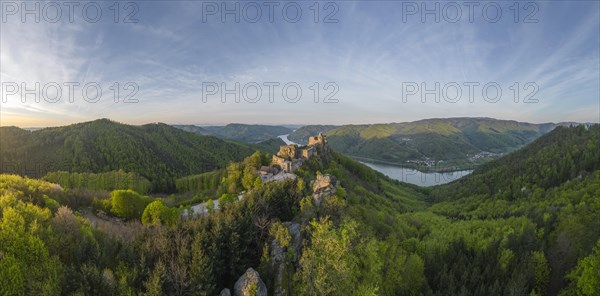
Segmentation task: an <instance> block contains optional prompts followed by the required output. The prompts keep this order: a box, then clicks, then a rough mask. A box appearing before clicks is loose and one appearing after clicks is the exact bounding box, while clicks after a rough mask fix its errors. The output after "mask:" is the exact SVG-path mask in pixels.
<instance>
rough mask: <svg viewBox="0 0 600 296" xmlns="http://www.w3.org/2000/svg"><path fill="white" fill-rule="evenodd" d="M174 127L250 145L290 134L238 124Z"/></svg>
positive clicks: (286, 130) (274, 127)
mask: <svg viewBox="0 0 600 296" xmlns="http://www.w3.org/2000/svg"><path fill="white" fill-rule="evenodd" d="M174 127H176V128H179V129H182V130H186V131H189V132H193V133H196V134H200V135H213V136H216V137H219V138H223V139H231V140H236V141H241V142H246V143H252V144H254V143H258V142H262V141H266V140H269V139H272V138H276V137H277V136H280V135H285V134H289V133H291V132H292V130H291V129H289V128H287V127H284V126H277V125H260V124H240V123H231V124H228V125H225V126H204V127H199V126H196V125H174Z"/></svg>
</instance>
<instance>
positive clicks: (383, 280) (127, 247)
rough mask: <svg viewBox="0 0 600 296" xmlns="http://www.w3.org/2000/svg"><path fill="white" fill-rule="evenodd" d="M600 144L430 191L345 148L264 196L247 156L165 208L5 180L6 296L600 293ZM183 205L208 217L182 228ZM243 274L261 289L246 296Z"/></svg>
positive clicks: (560, 136)
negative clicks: (323, 191) (322, 190)
mask: <svg viewBox="0 0 600 296" xmlns="http://www.w3.org/2000/svg"><path fill="white" fill-rule="evenodd" d="M15 132H17V133H19V132H21V131H15ZM219 143H221V142H219ZM598 143H600V126H599V125H593V126H590V127H584V126H578V127H560V128H557V129H555V130H554V131H552V132H550V133H548V134H546V135H544V136H542V137H540V138H539V139H537V140H535V141H534V142H533V143H532V144H530V145H528V146H526V147H524V148H522V149H519V150H517V151H515V152H513V153H510V154H509V155H507V156H505V157H503V158H500V159H498V160H496V161H493V162H490V163H488V164H486V165H484V166H482V167H480V168H478V169H477V170H476V171H475V172H474V173H473V174H471V175H469V176H468V177H466V178H463V179H459V180H457V181H455V182H453V183H450V184H446V185H442V186H438V187H434V188H431V189H426V188H420V187H417V186H413V185H408V184H404V183H401V182H398V181H395V180H391V179H389V178H387V177H385V176H384V175H383V174H380V173H378V172H375V171H373V170H371V169H370V168H368V167H367V166H365V165H362V164H360V163H358V162H356V161H354V160H352V159H350V158H348V157H346V156H344V155H342V154H341V153H339V152H336V151H335V149H333V150H320V151H319V154H318V156H317V157H312V158H310V159H309V160H307V161H305V162H304V164H303V165H302V166H301V167H300V169H298V171H296V173H295V174H296V178H295V179H294V178H291V179H285V180H282V181H274V182H268V183H263V182H261V179H260V177H259V168H260V167H261V166H264V165H268V164H269V162H270V155H268V154H265V153H264V152H255V153H254V154H251V155H249V154H248V155H249V156H248V157H246V158H245V159H243V160H242V161H240V162H235V161H230V162H228V164H227V165H226V166H223V169H221V170H216V171H213V172H208V173H202V172H194V173H190V174H189V175H190V176H187V177H185V176H181V177H180V178H178V179H177V180H176V181H174V183H175V184H174V185H175V188H176V190H177V192H176V194H174V195H173V196H169V197H165V196H152V195H147V194H148V193H147V192H136V190H135V189H134V188H132V187H131V186H130V185H131V184H130V183H127V182H121V183H119V184H118V186H116V185H115V184H112V185H111V184H108V183H110V180H112V179H111V178H109V177H106V176H105V177H104V178H99V177H97V178H95V180H102V181H97V182H96V183H93V182H83V181H77V180H80V179H77V178H76V177H77V176H78V175H76V176H71V175H69V174H68V173H64V172H63V173H57V174H54V175H52V174H50V175H48V176H47V177H46V178H45V179H46V180H48V181H44V180H38V179H30V178H27V177H21V176H17V175H2V176H1V178H0V294H2V295H59V294H62V295H218V294H219V293H220V292H222V291H223V290H224V289H231V290H233V291H234V293H233V294H235V295H264V292H267V293H268V295H600V276H599V274H598V270H599V269H600V149H599V148H598ZM30 151H32V150H30ZM114 169H116V168H114ZM126 171H127V170H126ZM196 173H201V174H196ZM115 174H122V173H119V172H116V173H115ZM140 174H141V173H140ZM193 174H195V175H193ZM141 175H142V176H145V175H144V174H141ZM322 176H333V177H334V178H335V180H338V181H339V182H337V183H335V184H334V185H333V188H332V189H334V190H333V191H332V192H331V194H329V195H319V194H316V193H317V191H316V190H315V187H314V186H315V184H317V181H318V180H319V179H320V177H322ZM149 180H150V179H149ZM49 181H52V182H56V183H58V184H60V185H58V184H54V183H50V182H49ZM142 182H143V181H142ZM80 186H84V187H88V186H89V187H91V188H77V187H80ZM84 189H85V190H84ZM179 195H182V196H183V195H199V196H202V201H206V203H205V204H206V205H207V207H208V213H207V214H201V215H198V216H193V217H190V216H189V215H184V213H189V210H190V207H189V205H188V206H186V205H182V204H180V205H174V204H173V203H171V200H172V199H176V198H177V196H179ZM238 196H239V197H238ZM216 200H218V201H219V202H218V206H216V203H214V201H216ZM249 268H252V269H253V270H256V271H257V272H258V273H257V275H258V274H259V275H260V279H257V278H256V277H254V279H255V281H253V282H252V285H249V286H245V288H244V289H245V290H244V289H242V291H241V292H239V291H238V289H237V288H239V287H238V285H237V284H236V283H238V282H239V280H241V279H242V278H243V277H244V276H247V275H249V274H250V275H252V274H253V273H252V272H250V271H249ZM241 277H242V278H241ZM248 278H250V277H249V276H248V277H245V279H246V280H248ZM223 293H225V292H223ZM240 293H242V294H240ZM222 295H225V294H222Z"/></svg>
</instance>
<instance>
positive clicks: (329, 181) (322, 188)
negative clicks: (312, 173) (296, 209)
mask: <svg viewBox="0 0 600 296" xmlns="http://www.w3.org/2000/svg"><path fill="white" fill-rule="evenodd" d="M336 185H337V179H336V178H335V177H334V176H332V175H329V174H322V175H317V179H316V180H315V181H314V183H313V186H312V187H313V199H314V200H315V203H316V205H317V206H319V205H321V202H322V201H323V198H325V197H327V196H330V195H333V194H335V193H336V192H337V188H336Z"/></svg>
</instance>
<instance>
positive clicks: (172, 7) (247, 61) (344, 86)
mask: <svg viewBox="0 0 600 296" xmlns="http://www.w3.org/2000/svg"><path fill="white" fill-rule="evenodd" d="M11 3H16V2H11ZM39 3H40V13H41V14H42V15H41V21H40V22H39V23H36V22H35V20H34V16H32V15H27V16H26V17H28V18H26V19H25V21H24V22H23V21H21V16H22V15H21V14H22V11H18V12H16V14H10V15H9V14H7V9H10V7H6V6H3V7H2V9H3V11H2V13H3V15H4V14H6V15H5V18H6V19H4V20H2V22H1V23H0V26H1V27H0V30H1V36H0V39H1V46H0V58H1V65H0V67H1V68H0V75H1V76H0V78H1V80H2V83H3V88H2V90H3V91H4V92H3V94H2V97H3V99H4V100H5V101H4V102H2V105H1V109H0V125H3V126H4V125H18V126H23V127H31V126H54V125H63V124H68V123H74V122H81V121H87V120H93V119H97V118H103V117H106V118H110V119H113V120H117V121H120V122H125V123H131V124H143V123H148V122H166V123H171V124H224V123H230V122H239V123H259V124H286V123H287V124H319V123H320V124H347V123H384V122H403V121H412V120H418V119H423V118H431V117H458V116H476V117H479V116H485V117H494V118H502V119H514V120H519V121H528V122H559V121H581V122H587V121H591V122H598V121H599V120H600V119H599V118H600V48H599V46H600V40H599V38H600V27H599V26H600V15H599V11H600V10H599V2H597V1H544V2H530V3H533V5H530V6H528V7H525V6H526V3H528V2H519V7H518V9H516V7H515V6H512V7H511V5H514V4H513V3H514V2H512V1H509V2H501V1H499V2H489V1H488V2H480V5H479V6H477V7H474V8H473V11H474V15H473V20H472V21H471V20H469V15H468V14H469V11H468V9H469V8H468V7H467V6H465V2H455V3H457V4H458V7H459V9H460V11H461V13H462V14H461V16H460V18H458V20H457V21H456V22H450V21H449V20H450V19H452V18H454V17H455V16H456V15H455V11H456V10H455V7H450V6H447V3H448V2H434V1H429V2H400V1H343V2H341V1H340V2H335V1H332V2H318V3H317V6H318V8H319V12H320V13H319V16H318V20H319V21H318V22H315V19H314V17H315V15H314V12H315V6H312V9H311V5H314V2H312V1H310V2H293V3H294V4H296V3H297V4H298V5H299V7H300V9H301V11H302V16H301V17H299V21H297V22H292V21H291V20H289V19H293V18H294V17H295V16H296V14H295V8H294V7H296V6H293V5H288V6H287V7H288V10H287V14H286V16H287V17H288V18H289V19H285V18H284V17H283V14H284V12H283V11H282V7H283V6H284V5H286V3H288V2H277V4H278V6H275V7H274V10H273V11H274V15H273V21H272V22H271V21H270V20H269V16H268V13H269V11H268V7H267V6H265V4H264V2H252V3H258V6H259V7H261V12H262V15H261V16H260V18H258V21H256V22H250V21H249V19H252V18H254V16H255V10H254V8H255V7H254V6H252V5H250V6H248V5H249V4H248V3H249V2H227V5H229V6H228V7H229V8H234V7H235V5H236V4H239V5H240V11H239V16H240V22H239V23H238V22H235V20H234V15H226V19H225V21H223V20H222V15H221V12H222V7H221V6H220V5H221V3H220V2H219V3H217V2H201V1H172V2H167V1H146V2H142V1H138V2H133V3H134V4H135V8H137V11H136V12H135V14H134V16H133V19H134V20H137V22H136V23H124V22H123V19H124V18H125V17H126V15H127V14H128V13H130V12H132V11H133V10H132V9H133V8H132V7H133V6H129V7H125V5H126V3H127V2H120V3H118V4H119V10H120V14H119V15H118V18H117V19H118V20H119V22H118V23H115V21H114V11H115V10H114V7H112V8H113V9H111V5H114V2H112V1H109V2H97V3H99V5H100V8H101V10H102V16H101V17H100V18H99V21H98V22H96V23H91V22H88V21H86V19H85V18H83V15H84V14H85V13H84V12H83V11H82V9H81V7H82V6H84V5H86V4H88V3H90V2H78V3H79V4H80V5H79V6H78V7H76V8H75V10H74V12H75V13H74V15H73V17H74V21H73V22H69V20H68V18H67V16H66V15H65V13H67V12H68V11H67V8H66V7H65V6H62V7H61V8H62V13H63V15H62V17H61V18H60V19H59V21H58V22H57V23H50V22H48V21H46V20H45V19H44V16H48V14H46V15H44V14H43V13H44V11H42V10H43V8H44V5H48V3H56V2H39ZM95 3H96V2H95ZM214 3H217V8H218V10H219V11H218V12H216V14H214V15H213V14H209V13H208V10H207V9H209V8H212V7H214V6H212V5H213V4H214ZM328 3H331V4H328ZM436 3H437V4H439V5H440V10H439V11H440V21H439V22H438V23H436V22H435V20H434V16H433V15H426V19H424V20H423V19H422V15H421V12H422V11H423V10H422V9H423V7H422V5H426V6H425V8H428V9H433V8H435V5H436ZM489 3H492V4H489ZM17 4H19V3H17ZM486 4H487V6H488V10H487V14H485V15H484V13H483V11H482V10H483V9H482V7H483V6H485V5H486ZM19 5H20V4H19ZM413 5H416V6H413ZM30 7H33V6H30ZM414 7H417V8H418V11H417V12H416V14H408V12H409V9H410V8H414ZM497 7H499V8H500V9H501V12H502V15H501V16H498V18H497V21H496V22H493V21H494V18H495V17H496V14H495V9H496V8H497ZM20 8H22V7H19V9H20ZM245 8H246V9H247V10H246V11H247V12H248V13H247V14H244V11H243V10H244V9H245ZM48 11H51V10H48ZM48 11H46V13H49V12H48ZM515 11H519V16H518V21H517V22H516V21H515ZM88 14H89V15H86V17H88V18H89V17H90V15H91V17H92V18H93V17H94V16H95V14H94V12H93V11H90V10H88ZM203 14H204V17H205V19H204V20H203ZM329 14H332V15H331V17H330V18H329V19H328V20H337V22H334V23H331V22H328V23H325V22H323V19H325V18H326V16H327V15H329ZM530 14H531V16H530V17H528V15H530ZM403 15H404V17H405V19H403ZM444 16H446V18H444ZM486 17H487V18H488V19H486ZM48 18H51V17H48ZM526 21H527V22H526ZM531 21H537V22H531ZM36 82H39V83H40V88H42V86H44V85H49V84H51V83H56V84H58V85H61V90H62V92H63V94H62V98H61V100H60V101H59V102H55V103H50V102H45V101H44V100H43V99H41V100H40V102H36V101H35V99H34V95H30V96H28V97H27V100H26V102H25V103H23V102H21V99H20V93H19V92H18V91H20V90H21V85H22V83H25V85H26V86H27V87H29V88H34V86H35V83H36ZM65 82H76V83H79V85H80V86H78V87H75V95H74V97H73V102H69V101H68V100H67V94H66V91H67V90H68V88H67V87H66V86H64V83H65ZM115 82H117V83H119V85H120V98H119V101H120V102H119V103H115V102H114V92H113V90H111V89H110V87H111V85H113V84H114V83H115ZM128 82H132V83H134V84H135V85H137V87H138V91H137V93H136V94H135V96H134V97H133V98H134V99H136V100H138V102H137V103H123V102H121V101H122V100H123V97H124V96H125V95H126V94H128V93H129V92H130V90H125V89H123V87H124V85H125V84H126V83H128ZM236 82H238V83H240V90H239V92H236V91H234V92H235V93H237V95H239V96H240V97H241V95H242V89H241V88H242V87H243V86H244V85H247V86H251V85H255V84H258V85H260V86H261V88H262V96H261V97H260V100H259V101H258V102H255V103H251V102H247V101H245V100H244V99H243V98H242V97H241V99H240V102H235V101H234V99H233V95H229V96H228V97H227V100H226V102H225V103H223V102H221V97H220V94H221V91H218V92H217V94H216V95H209V96H207V98H206V102H203V100H202V99H203V84H204V86H205V87H206V85H208V84H210V83H216V84H217V85H219V86H220V85H221V84H222V83H224V84H225V86H226V87H227V88H229V89H234V88H235V83H236ZM268 82H275V83H279V85H278V86H276V87H274V95H273V102H269V97H268V88H267V87H266V86H264V83H268ZM315 82H317V83H319V86H320V92H319V102H318V103H316V102H315V100H314V91H313V90H312V89H314V87H313V86H314V84H315ZM515 82H518V83H519V84H518V85H519V87H518V89H519V90H520V91H519V97H518V100H519V102H515V91H514V89H515V87H514V83H515ZM7 83H8V84H10V85H13V86H14V85H18V86H19V89H18V90H17V93H16V94H14V95H13V94H12V93H14V89H10V86H8V84H7ZM87 83H97V84H98V85H99V86H100V87H101V89H102V97H101V98H100V99H99V101H98V102H96V103H90V102H87V101H85V100H84V98H83V97H82V95H81V90H82V87H83V85H85V84H87ZM207 83H208V84H207ZM287 83H296V85H298V86H300V88H301V90H302V96H301V97H300V98H299V101H298V102H296V103H291V102H288V101H286V100H285V98H284V97H283V96H282V88H283V86H284V85H285V84H287ZM327 83H332V84H330V88H328V89H324V86H325V85H326V84H327ZM436 83H439V84H440V89H439V90H440V91H442V92H443V89H444V90H447V91H448V96H449V97H452V96H454V95H456V92H455V90H456V88H454V87H452V86H456V85H458V86H459V87H460V89H461V91H462V96H461V97H459V99H457V100H455V101H454V102H450V101H447V100H445V99H444V97H443V96H442V94H439V93H438V94H437V95H435V94H430V95H428V96H427V97H426V99H427V100H426V102H422V101H421V96H420V95H421V93H422V88H421V86H423V85H424V86H425V87H426V88H428V89H434V90H435V84H436ZM464 83H477V84H478V86H474V94H473V97H472V102H470V100H469V97H468V90H469V88H468V87H467V86H465V84H464ZM489 83H493V84H494V85H497V86H499V87H500V88H501V90H502V96H501V97H498V98H497V101H495V102H492V101H493V100H491V99H490V100H486V98H485V97H484V96H483V95H482V88H483V86H484V85H486V84H489ZM528 83H529V84H528ZM408 84H412V85H418V86H419V90H417V92H416V93H415V94H414V95H408V94H407V92H406V91H407V90H408V89H406V87H407V85H408ZM334 85H335V86H337V92H336V93H335V95H334V96H333V99H334V100H337V102H334V103H323V97H325V96H326V95H327V94H329V93H331V92H332V91H334V90H335V87H334ZM444 86H447V87H448V88H444ZM525 86H528V88H526V87H525ZM535 86H537V89H535ZM254 90H255V88H253V87H249V88H248V89H247V91H248V92H246V94H248V96H249V97H252V96H253V95H254V94H255V93H254ZM534 90H535V94H534V95H533V96H532V98H533V99H535V100H537V102H529V103H524V102H523V99H524V97H525V96H526V95H527V94H529V93H530V92H533V91H534ZM8 91H11V92H10V95H8V94H7V92H8ZM47 91H48V93H49V96H50V95H52V94H54V93H53V88H51V87H49V88H48V89H47ZM288 95H289V96H290V97H291V98H293V97H294V96H295V89H294V88H291V90H289V89H288ZM92 97H93V96H92ZM490 97H491V98H494V97H495V90H494V88H492V89H491V90H490V89H488V98H490ZM435 98H438V99H439V102H438V101H436V100H435ZM403 99H404V100H403Z"/></svg>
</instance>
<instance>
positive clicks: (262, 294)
mask: <svg viewBox="0 0 600 296" xmlns="http://www.w3.org/2000/svg"><path fill="white" fill-rule="evenodd" d="M233 293H234V295H235V296H267V286H266V285H265V283H264V282H263V281H262V280H261V279H260V275H259V274H258V272H256V270H254V269H253V268H252V267H250V268H248V270H246V273H244V274H243V275H242V276H241V277H240V278H239V279H238V280H237V282H235V285H234V286H233Z"/></svg>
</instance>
